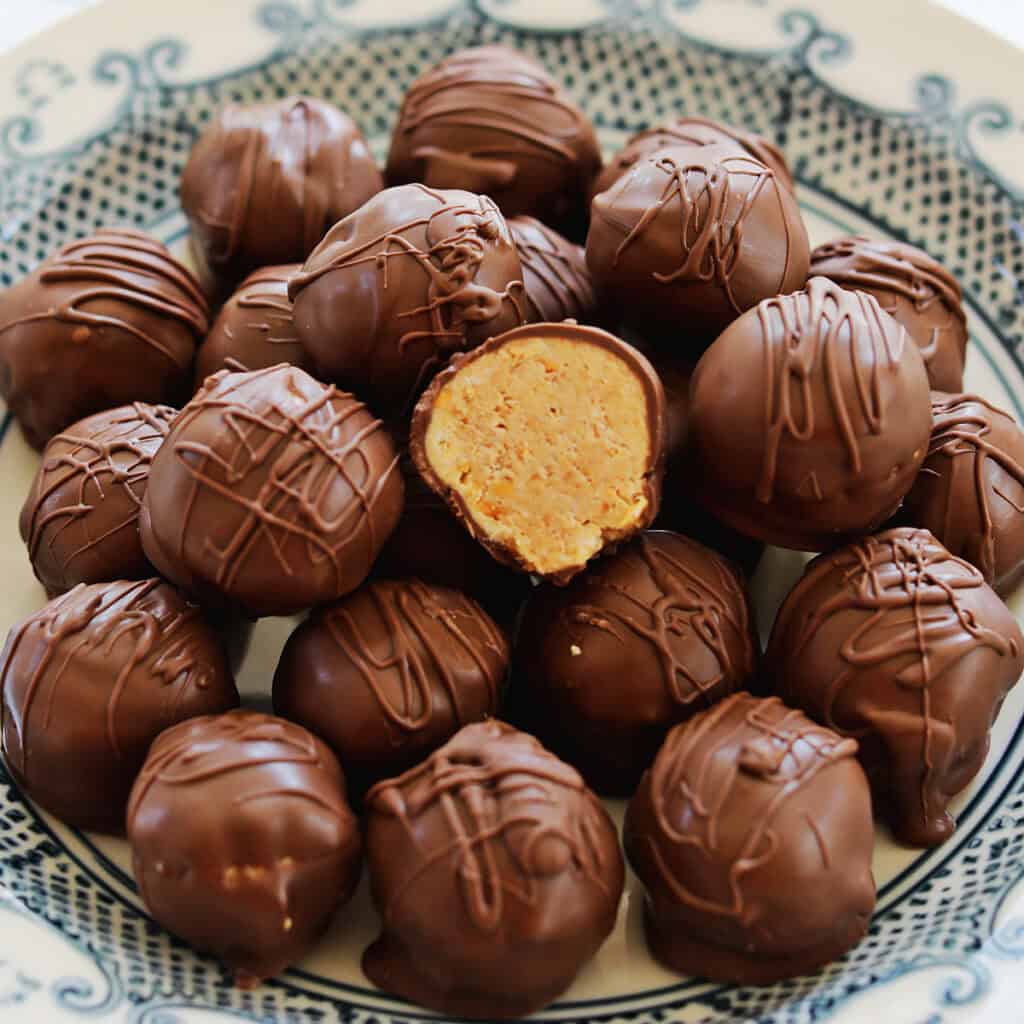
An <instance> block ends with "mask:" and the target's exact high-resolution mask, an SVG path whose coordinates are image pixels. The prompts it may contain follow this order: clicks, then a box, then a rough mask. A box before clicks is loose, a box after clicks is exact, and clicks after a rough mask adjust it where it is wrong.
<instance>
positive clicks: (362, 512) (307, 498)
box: [139, 365, 402, 617]
mask: <svg viewBox="0 0 1024 1024" xmlns="http://www.w3.org/2000/svg"><path fill="white" fill-rule="evenodd" d="M401 512H402V478H401V474H400V473H399V470H398V455H397V453H396V452H395V448H394V445H393V444H392V441H391V438H390V437H389V436H388V435H387V433H386V432H385V431H384V429H383V426H382V425H381V423H380V421H379V420H377V419H374V417H373V416H372V415H371V413H370V412H369V411H368V410H367V408H366V407H365V406H364V405H363V404H362V403H361V402H359V401H357V400H356V399H355V398H353V397H352V396H351V395H348V394H345V393H344V392H339V391H336V390H335V389H334V388H333V387H329V386H327V385H324V384H320V383H319V382H318V381H315V380H313V378H312V377H310V376H309V374H307V373H305V372H303V371H302V370H300V369H298V368H297V367H294V366H283V365H282V366H276V367H271V368H270V369H266V370H257V371H254V372H252V373H229V372H227V371H224V372H221V373H219V374H217V375H215V376H213V377H210V378H209V379H208V380H207V381H206V384H205V385H204V387H203V388H202V390H200V391H199V392H197V394H196V396H195V397H194V398H193V399H192V401H191V402H189V404H188V405H187V406H185V408H184V409H183V410H182V411H181V413H180V414H179V415H178V417H177V419H176V420H175V421H174V424H173V426H172V428H171V431H170V433H169V434H168V436H167V440H166V441H165V442H164V444H163V446H162V447H161V449H160V451H159V452H158V453H157V455H156V457H155V458H154V459H153V465H152V466H151V468H150V474H149V485H148V487H147V489H146V497H145V501H144V504H143V507H142V512H141V514H140V517H139V531H140V534H141V537H142V546H143V549H144V551H145V552H146V556H147V557H148V558H149V560H150V561H151V562H152V563H153V564H154V565H155V566H156V567H157V568H158V569H159V570H160V572H161V573H162V574H163V575H164V576H166V577H167V578H168V579H170V580H173V581H174V582H176V583H178V584H179V585H180V586H182V587H184V588H186V589H187V590H189V591H190V592H192V593H195V594H196V595H198V596H199V597H201V598H202V599H203V600H205V601H208V602H210V603H212V604H217V603H226V604H227V605H229V606H237V607H238V608H239V609H240V610H242V611H243V612H245V613H246V614H248V615H250V616H253V617H258V616H261V615H290V614H293V613H295V612H299V611H304V610H305V609H307V608H309V607H310V606H312V605H314V604H320V603H322V602H324V601H332V600H334V599H335V598H338V597H341V596H342V595H343V594H347V593H348V592H349V591H350V590H354V589H355V588H356V587H357V586H359V584H360V583H362V581H363V580H364V579H365V578H366V576H367V575H368V574H369V571H370V567H371V566H372V565H373V560H374V558H375V557H376V555H377V552H378V551H379V550H380V548H381V545H383V543H384V541H386V540H387V538H388V535H389V534H390V533H391V531H392V529H394V526H395V524H396V523H397V522H398V518H399V516H400V515H401Z"/></svg>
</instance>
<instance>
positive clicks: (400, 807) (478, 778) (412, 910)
mask: <svg viewBox="0 0 1024 1024" xmlns="http://www.w3.org/2000/svg"><path fill="white" fill-rule="evenodd" d="M367 805H368V808H369V810H368V817H367V824H366V855H367V863H368V866H369V871H370V883H371V889H372V892H373V899H374V903H375V904H376V906H377V909H378V910H379V911H380V915H381V919H382V928H383V930H382V932H381V935H380V937H379V938H378V939H377V940H376V942H374V943H373V944H372V945H371V946H370V947H369V948H368V949H367V950H366V952H365V954H364V955H363V970H364V972H365V973H366V975H367V977H369V979H370V980H371V981H372V982H373V983H374V984H375V985H377V986H378V987H379V988H381V989H383V990H384V991H385V992H389V993H392V994H394V995H398V996H401V997H402V998H403V999H408V1000H411V1001H412V1002H415V1003H419V1004H421V1005H423V1006H426V1007H428V1008H429V1009H431V1010H434V1011H437V1012H439V1013H442V1014H444V1015H445V1016H446V1017H448V1016H449V1015H455V1016H458V1017H464V1016H465V1017H479V1018H486V1019H488V1020H494V1019H506V1018H517V1017H522V1016H525V1015H526V1014H528V1013H532V1012H533V1011H535V1010H539V1009H541V1008H542V1007H544V1006H546V1005H547V1004H548V1003H550V1002H552V1001H553V1000H554V999H555V998H557V997H558V996H559V995H560V994H561V993H562V992H563V991H564V990H565V989H566V988H568V986H569V984H570V983H571V982H572V979H573V978H574V977H575V975H576V973H577V972H578V971H579V969H580V968H581V967H582V966H583V964H584V963H586V961H587V960H589V959H590V957H592V956H593V955H594V953H596V952H597V950H598V949H599V948H600V946H601V944H602V943H603V942H604V940H605V939H606V938H607V937H608V935H609V933H610V932H611V930H612V928H613V926H614V924H615V916H616V911H617V910H618V906H619V898H620V896H621V895H622V883H623V874H624V870H623V863H622V853H621V852H620V850H619V842H618V835H617V834H616V830H615V826H614V825H613V824H612V821H611V819H610V818H609V817H608V814H607V812H606V811H605V809H604V808H603V807H602V806H601V803H600V801H598V799H597V798H596V797H595V796H594V794H593V793H591V792H590V790H588V789H587V788H586V786H585V785H584V784H583V780H582V779H581V778H580V777H579V775H578V774H577V773H576V771H575V770H574V769H572V768H570V767H569V766H568V765H567V764H563V763H562V762H561V761H559V760H558V758H556V757H555V756H554V755H552V754H550V753H548V752H547V751H546V750H545V749H544V748H543V747H542V746H541V745H540V744H539V743H538V742H537V741H536V740H535V739H533V737H531V736H528V735H526V734H525V733H521V732H516V731H515V730H514V729H511V728H509V726H507V725H504V724H503V723H501V722H496V721H491V722H482V723H479V724H477V725H468V726H466V727H465V728H464V729H462V730H461V731H460V732H458V733H457V734H456V735H455V736H454V738H453V739H451V740H450V741H449V742H448V743H447V744H446V745H445V746H443V747H442V748H441V749H440V750H438V751H436V752H435V753H434V754H433V755H432V756H431V757H430V758H429V759H428V760H427V761H424V762H423V763H422V764H421V765H419V767H417V768H413V769H412V770H411V771H409V772H406V773H405V774H404V775H402V776H400V777H399V778H397V779H390V780H388V781H385V782H381V783H380V784H379V785H377V786H375V787H374V788H373V789H372V790H371V791H370V793H369V795H368V797H367Z"/></svg>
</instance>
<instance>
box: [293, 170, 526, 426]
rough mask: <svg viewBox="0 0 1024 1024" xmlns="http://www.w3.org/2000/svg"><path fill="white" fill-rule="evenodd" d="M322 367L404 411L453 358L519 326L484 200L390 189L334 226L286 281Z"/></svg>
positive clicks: (495, 224) (513, 276) (504, 236)
mask: <svg viewBox="0 0 1024 1024" xmlns="http://www.w3.org/2000/svg"><path fill="white" fill-rule="evenodd" d="M289 293H290V294H291V297H292V300H293V301H294V303H295V326H296V330H297V331H298V334H299V337H300V338H301V339H302V342H303V344H304V345H305V346H306V350H307V351H308V352H309V354H310V356H311V357H312V358H313V361H314V362H315V363H316V365H317V366H318V367H319V369H320V370H321V372H322V373H323V374H324V375H325V376H326V377H328V378H330V379H331V380H335V381H337V382H338V383H342V384H345V385H346V386H348V387H352V388H354V389H355V390H356V392H357V393H358V394H359V395H360V396H362V397H364V398H366V400H367V401H368V402H370V403H371V405H374V407H375V408H377V409H378V410H380V411H382V412H386V413H395V414H402V413H405V414H406V415H408V413H409V412H410V411H411V409H412V404H413V403H414V402H415V400H416V396H417V395H418V394H419V393H420V391H422V390H423V388H424V387H425V386H426V384H427V382H428V381H429V380H430V378H431V376H432V375H433V374H434V373H436V372H437V371H438V370H439V369H441V367H443V366H444V365H445V363H446V362H447V361H448V357H449V356H450V355H451V354H452V353H453V352H460V351H463V350H465V349H470V348H473V347H474V346H476V345H479V344H480V343H481V342H483V341H485V340H486V339H487V338H489V337H491V336H492V335H494V334H500V333H501V332H502V331H504V330H507V329H508V328H510V327H515V326H516V325H517V324H520V323H522V322H523V319H524V316H525V305H524V300H523V282H522V269H521V267H520V263H519V256H518V254H517V253H516V247H515V243H514V242H513V241H512V235H511V234H510V233H509V229H508V225H507V224H506V223H505V218H504V217H502V215H501V213H500V211H499V210H498V208H497V207H496V206H495V205H494V203H492V202H491V200H490V199H487V198H486V197H485V196H476V195H472V194H471V193H469V192H457V191H447V192H439V191H437V190H435V189H430V188H427V187H425V186H423V185H405V186H403V187H402V188H389V189H387V190H386V191H384V192H381V193H380V194H379V195H377V196H375V197H374V198H373V199H371V200H370V201H369V202H368V203H367V204H366V205H365V206H363V207H362V208H361V209H359V210H357V211H356V212H355V213H353V214H352V215H351V216H349V217H346V218H345V220H343V221H341V223H340V224H336V225H335V226H334V227H333V228H332V229H331V231H330V232H329V233H328V234H327V237H326V238H324V240H323V242H321V244H320V245H319V246H317V248H316V251H315V252H314V253H313V254H312V255H311V256H310V258H309V259H308V260H307V261H306V265H305V266H304V267H303V268H302V271H301V272H300V273H299V274H298V275H297V276H296V277H294V278H293V279H292V281H291V283H290V285H289Z"/></svg>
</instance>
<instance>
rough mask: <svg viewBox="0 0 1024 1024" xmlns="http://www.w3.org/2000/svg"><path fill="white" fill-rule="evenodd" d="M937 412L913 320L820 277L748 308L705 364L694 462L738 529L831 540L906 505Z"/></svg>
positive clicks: (714, 502) (802, 542)
mask: <svg viewBox="0 0 1024 1024" xmlns="http://www.w3.org/2000/svg"><path fill="white" fill-rule="evenodd" d="M738 367H742V368H743V372H741V373H740V372H737V368H738ZM931 418H932V417H931V401H930V397H929V391H928V376H927V374H926V373H925V370H924V362H923V360H922V358H921V353H920V351H919V350H918V348H917V346H916V345H915V344H914V343H913V342H912V341H911V340H910V339H909V338H908V336H907V334H906V331H904V329H903V328H902V327H901V326H900V325H899V324H898V323H896V321H895V320H893V318H892V317H891V316H889V314H888V313H886V312H885V311H884V310H883V309H882V308H881V307H880V306H879V305H878V302H877V301H876V300H875V299H873V298H872V297H871V296H870V295H867V294H865V293H863V292H848V291H846V290H844V289H842V288H840V287H839V286H838V285H836V284H833V283H832V282H831V281H828V280H826V279H825V278H822V277H815V278H812V279H811V280H810V281H809V282H808V285H807V289H806V290H805V291H802V292H796V293H794V294H793V295H783V296H779V297H778V298H774V299H766V300H765V301H764V302H762V303H761V304H760V305H759V306H757V307H756V308H755V309H752V310H750V311H749V312H748V313H745V314H744V315H743V316H742V317H741V318H740V319H739V320H737V321H736V322H735V323H734V324H733V325H732V326H731V327H729V329H728V330H726V331H725V333H724V334H722V336H721V337H720V338H719V339H718V340H717V341H716V342H715V343H714V345H712V346H711V348H710V349H708V351H707V352H706V353H705V355H704V357H703V358H702V359H701V361H700V362H699V363H698V364H697V368H696V370H695V371H694V375H693V379H692V381H691V385H690V420H689V437H688V441H687V444H688V457H689V465H688V472H689V473H690V474H691V479H694V480H699V481H700V486H699V487H696V488H695V489H694V491H695V497H696V498H697V499H698V500H699V501H701V502H702V503H703V504H704V506H705V507H706V508H707V509H708V510H709V511H710V512H711V513H712V514H713V515H715V516H716V517H717V518H718V519H721V520H722V521H723V522H724V523H726V524H727V525H728V526H731V527H733V528H734V529H736V530H738V531H740V532H741V533H743V534H746V535H747V536H749V537H753V538H756V539H759V540H763V541H765V543H768V544H777V545H779V546H781V547H787V548H796V549H798V550H804V551H822V550H825V549H827V548H830V547H834V546H835V545H836V544H839V543H842V542H843V541H844V540H845V539H849V538H850V537H851V536H856V535H859V534H863V533H865V532H869V531H871V530H873V529H877V527H878V526H880V525H881V524H882V523H884V522H885V521H886V520H887V519H888V518H889V517H890V516H891V515H892V514H893V513H894V512H895V511H896V509H897V508H898V507H899V505H900V502H901V501H902V500H903V496H904V495H905V494H906V492H907V491H908V490H909V489H910V486H911V484H912V483H913V481H914V478H915V477H916V476H917V471H918V468H919V467H920V465H921V462H922V461H923V459H924V457H925V454H926V452H927V449H928V435H929V433H930V431H931Z"/></svg>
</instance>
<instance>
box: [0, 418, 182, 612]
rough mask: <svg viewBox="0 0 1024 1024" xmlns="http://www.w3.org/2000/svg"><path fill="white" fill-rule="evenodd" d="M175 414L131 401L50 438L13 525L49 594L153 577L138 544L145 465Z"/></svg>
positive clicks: (37, 575)
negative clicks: (17, 527)
mask: <svg viewBox="0 0 1024 1024" xmlns="http://www.w3.org/2000/svg"><path fill="white" fill-rule="evenodd" d="M176 415H177V412H176V410H174V409H172V408H170V406H166V405H146V404H145V403H143V402H135V403H134V404H132V405H123V406H120V407H119V408H117V409H110V410H108V411H107V412H98V413H96V414H95V415H93V416H88V417H86V418H85V419H84V420H81V421H79V422H78V423H75V424H73V425H72V426H70V427H68V429H67V430H65V431H64V432H63V433H61V434H58V435H57V436H56V437H54V438H51V440H50V442H49V444H47V446H46V449H45V451H44V452H43V460H42V462H41V463H40V465H39V469H38V471H37V472H36V476H35V479H34V480H33V481H32V487H31V489H30V490H29V493H28V496H27V497H26V498H25V504H24V505H23V506H22V509H21V518H20V520H19V525H20V530H21V539H22V540H23V541H24V542H25V545H26V547H27V548H28V556H29V559H30V561H31V562H32V569H33V571H34V572H35V574H36V578H37V579H38V580H39V582H40V583H42V585H43V586H44V587H45V588H46V592H47V594H48V595H49V596H51V597H53V596H54V595H56V594H62V593H64V591H66V590H70V589H71V588H72V587H73V586H75V584H77V583H103V582H106V581H109V580H133V579H145V578H146V577H147V576H152V575H154V573H153V567H152V566H151V565H150V564H149V562H148V560H147V559H146V556H145V555H144V554H143V551H142V542H141V541H140V540H139V526H138V523H139V509H140V507H141V506H142V496H143V495H144V494H145V493H146V482H147V480H148V478H149V466H150V463H151V462H152V461H153V456H154V455H155V454H156V452H157V450H158V449H159V447H160V445H161V444H162V443H163V440H164V438H165V437H166V436H167V431H168V430H169V429H170V425H171V420H173V419H174V417H175V416H176Z"/></svg>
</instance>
